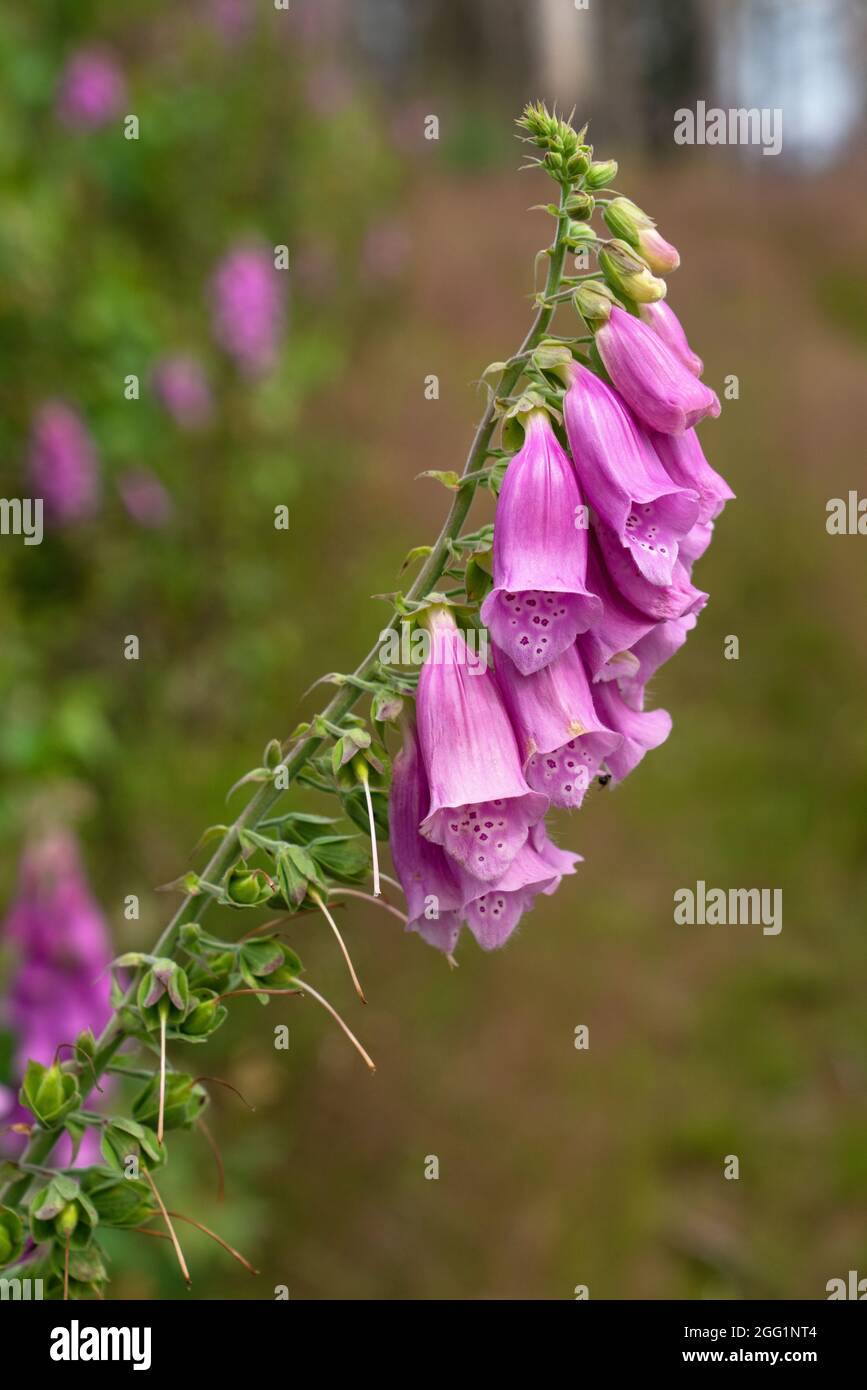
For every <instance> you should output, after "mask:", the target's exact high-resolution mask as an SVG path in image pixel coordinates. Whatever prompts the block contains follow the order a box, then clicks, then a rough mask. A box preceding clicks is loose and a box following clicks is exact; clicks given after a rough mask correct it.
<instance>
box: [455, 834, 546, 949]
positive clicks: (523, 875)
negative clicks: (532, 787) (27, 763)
mask: <svg viewBox="0 0 867 1390" xmlns="http://www.w3.org/2000/svg"><path fill="white" fill-rule="evenodd" d="M559 882H560V875H559V874H558V873H557V872H556V871H555V870H554V869H552V867H551V865H550V864H549V863H547V862H546V860H545V859H543V858H542V856H541V855H539V854H537V852H536V851H535V850H534V849H533V848H532V846H531V845H530V843H529V842H528V843H527V844H525V845H523V846H522V848H521V849H519V850H518V853H517V854H516V855H515V858H514V859H513V860H512V862H511V864H510V865H509V867H508V869H507V870H506V872H505V873H504V874H503V876H502V878H500V879H498V880H497V882H496V883H493V884H491V885H490V886H488V885H484V884H479V885H478V887H479V889H480V891H479V892H478V894H477V895H476V896H475V897H473V898H471V899H470V900H469V901H468V902H467V904H466V906H465V907H464V919H465V921H466V924H467V926H468V927H469V929H470V931H471V932H472V934H473V936H474V937H475V938H476V941H477V942H478V943H479V945H480V946H481V947H482V950H484V951H493V950H496V949H497V947H499V946H504V945H505V943H506V942H507V941H508V939H509V937H510V936H511V935H512V933H513V932H514V930H515V928H516V927H517V925H518V923H519V922H520V920H521V918H522V917H523V915H524V913H525V912H526V911H528V909H529V908H531V907H532V906H533V902H534V900H535V898H536V895H537V894H538V893H551V892H553V891H554V889H555V888H556V887H557V884H558V883H559Z"/></svg>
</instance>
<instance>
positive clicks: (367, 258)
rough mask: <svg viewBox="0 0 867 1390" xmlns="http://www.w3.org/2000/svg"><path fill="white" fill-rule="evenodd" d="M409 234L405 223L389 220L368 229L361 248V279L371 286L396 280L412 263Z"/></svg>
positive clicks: (393, 219)
mask: <svg viewBox="0 0 867 1390" xmlns="http://www.w3.org/2000/svg"><path fill="white" fill-rule="evenodd" d="M409 247H410V240H409V233H408V231H407V229H406V227H405V226H404V225H403V223H402V222H399V221H398V220H397V219H396V218H387V219H385V220H384V221H382V222H376V223H374V225H373V226H372V227H370V228H369V229H368V232H367V235H366V236H365V238H364V241H363V242H362V245H361V266H360V269H361V277H362V279H363V280H366V281H367V283H368V284H377V283H380V282H382V281H386V280H393V279H395V278H396V277H397V276H398V275H400V274H401V273H402V272H403V270H404V268H405V267H406V264H407V261H408V260H409Z"/></svg>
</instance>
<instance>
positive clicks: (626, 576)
mask: <svg viewBox="0 0 867 1390" xmlns="http://www.w3.org/2000/svg"><path fill="white" fill-rule="evenodd" d="M690 534H691V533H690ZM596 538H597V540H598V542H599V549H600V551H601V553H602V558H603V560H604V562H605V568H606V570H607V571H608V575H609V578H610V580H611V583H612V584H613V585H614V586H615V587H616V588H617V590H618V591H619V592H620V594H621V595H622V597H623V598H624V599H625V600H626V602H627V603H629V604H631V605H632V607H633V608H637V609H638V611H639V613H643V614H644V615H645V617H648V618H653V619H654V621H656V622H663V621H664V620H665V619H667V618H682V617H683V615H684V614H685V613H699V612H701V610H702V608H704V606H705V604H706V603H707V597H708V596H707V594H706V593H703V592H702V590H701V589H697V588H696V587H695V585H694V584H692V583H691V581H690V578H689V575H688V574H687V572H686V569H685V567H684V565H683V562H682V561H681V560H678V561H677V564H676V565H675V566H674V569H673V570H672V576H671V583H670V584H667V585H662V584H651V583H650V581H649V580H648V579H645V577H644V575H643V574H641V573H640V572H639V571H638V569H637V568H636V566H635V563H634V561H633V559H632V557H631V555H629V554H628V553H627V552H626V551H625V550H624V549H623V547H622V546H621V545H620V544H619V543H618V541H617V537H616V536H615V535H614V533H613V532H612V531H610V530H609V529H608V527H607V526H602V525H599V526H597V527H596Z"/></svg>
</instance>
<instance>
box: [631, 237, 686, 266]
mask: <svg viewBox="0 0 867 1390" xmlns="http://www.w3.org/2000/svg"><path fill="white" fill-rule="evenodd" d="M638 249H639V251H640V252H641V254H642V256H643V257H644V259H645V260H646V261H647V264H648V265H649V266H650V269H651V270H653V271H655V272H656V274H657V275H668V274H669V272H670V271H672V270H677V267H678V266H679V265H680V252H679V251H678V249H677V247H676V246H672V244H671V242H670V241H666V240H665V237H664V236H662V235H661V233H660V232H658V231H657V229H656V227H645V228H643V229H642V230H641V231H640V232H639V233H638Z"/></svg>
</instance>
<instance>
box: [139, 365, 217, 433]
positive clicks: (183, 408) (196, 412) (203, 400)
mask: <svg viewBox="0 0 867 1390" xmlns="http://www.w3.org/2000/svg"><path fill="white" fill-rule="evenodd" d="M152 381H153V388H154V392H155V394H156V397H157V400H158V401H159V402H160V405H161V406H162V407H163V409H164V410H165V411H166V413H167V414H168V415H170V416H171V417H172V419H173V420H174V422H175V424H177V425H180V427H181V429H184V430H197V429H201V428H202V427H203V426H204V425H207V423H208V421H209V420H210V419H211V416H212V414H213V410H214V401H213V397H212V396H211V388H210V386H209V385H208V379H207V377H206V376H205V373H204V371H203V369H202V364H201V363H200V362H199V361H198V360H197V359H196V358H195V357H190V356H187V355H186V354H184V353H177V354H175V355H174V356H170V357H162V358H160V360H159V361H158V362H157V363H156V365H155V367H154V369H153V374H152Z"/></svg>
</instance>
